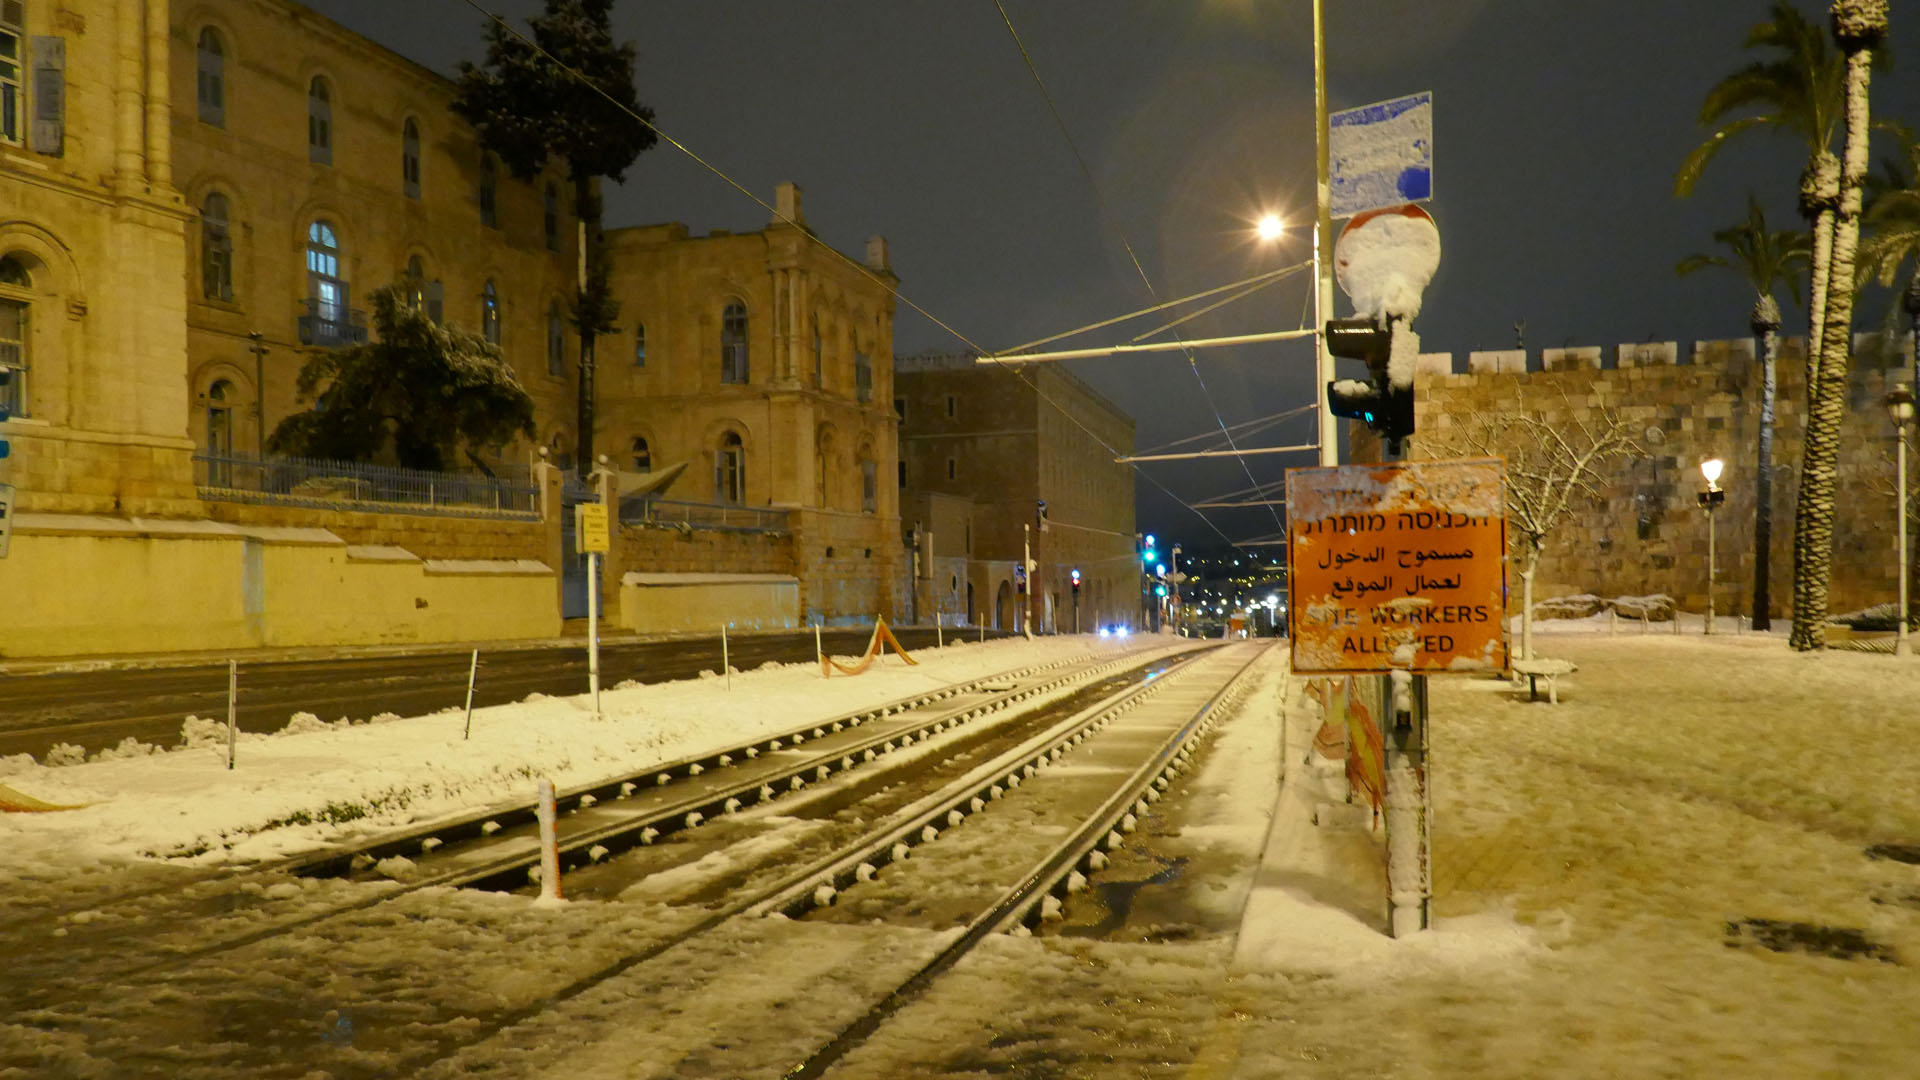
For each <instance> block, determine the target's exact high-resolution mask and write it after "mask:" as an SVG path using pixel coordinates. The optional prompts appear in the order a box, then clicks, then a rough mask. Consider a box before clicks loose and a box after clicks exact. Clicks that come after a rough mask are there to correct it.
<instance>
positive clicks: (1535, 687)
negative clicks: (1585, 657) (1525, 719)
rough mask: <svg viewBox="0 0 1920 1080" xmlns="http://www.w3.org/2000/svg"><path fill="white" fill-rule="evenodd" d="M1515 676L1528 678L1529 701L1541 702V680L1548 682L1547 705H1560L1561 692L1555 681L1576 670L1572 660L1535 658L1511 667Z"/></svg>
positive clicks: (1513, 664)
mask: <svg viewBox="0 0 1920 1080" xmlns="http://www.w3.org/2000/svg"><path fill="white" fill-rule="evenodd" d="M1510 667H1511V668H1512V671H1513V673H1514V674H1515V675H1525V676H1526V677H1527V700H1528V701H1539V700H1540V680H1541V679H1545V680H1547V703H1548V704H1550V705H1558V704H1560V691H1559V688H1558V687H1557V686H1556V685H1555V680H1556V679H1558V678H1559V677H1560V676H1562V675H1571V674H1572V673H1573V672H1574V671H1575V670H1577V669H1576V668H1575V667H1574V666H1573V661H1571V660H1550V659H1546V658H1544V657H1538V656H1536V657H1534V658H1533V659H1531V660H1515V661H1513V662H1512V664H1511V665H1510Z"/></svg>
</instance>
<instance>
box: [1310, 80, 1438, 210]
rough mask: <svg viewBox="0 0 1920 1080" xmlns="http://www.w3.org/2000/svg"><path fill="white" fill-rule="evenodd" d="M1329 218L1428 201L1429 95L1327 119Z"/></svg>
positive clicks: (1430, 174) (1430, 180)
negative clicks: (1330, 186)
mask: <svg viewBox="0 0 1920 1080" xmlns="http://www.w3.org/2000/svg"><path fill="white" fill-rule="evenodd" d="M1327 125H1328V131H1327V138H1328V144H1327V153H1328V169H1329V171H1328V179H1329V181H1330V183H1331V185H1332V188H1333V216H1334V217H1337V218H1342V217H1352V216H1353V215H1355V214H1364V213H1366V212H1367V211H1369V210H1378V209H1381V208H1382V207H1387V206H1394V205H1396V204H1399V203H1407V202H1420V201H1422V200H1425V199H1431V198H1433V94H1432V93H1431V92H1426V93H1419V94H1414V95H1412V96H1411V97H1403V98H1395V99H1393V100H1392V101H1380V102H1375V103H1374V104H1372V105H1362V106H1361V107H1360V108H1357V109H1347V110H1345V111H1344V112H1337V113H1334V114H1332V115H1331V116H1329V117H1328V118H1327Z"/></svg>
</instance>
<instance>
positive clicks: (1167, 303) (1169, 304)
mask: <svg viewBox="0 0 1920 1080" xmlns="http://www.w3.org/2000/svg"><path fill="white" fill-rule="evenodd" d="M1311 265H1313V264H1312V263H1295V264H1293V265H1292V266H1283V267H1281V268H1279V269H1278V270H1266V271H1262V272H1261V273H1258V274H1255V275H1253V276H1252V277H1249V278H1242V279H1240V280H1239V281H1230V282H1228V283H1227V284H1225V285H1216V286H1214V287H1213V288H1211V289H1204V290H1202V291H1200V292H1197V293H1194V294H1192V295H1190V296H1182V297H1180V298H1179V299H1177V300H1163V301H1161V302H1160V303H1157V304H1154V305H1152V306H1151V307H1143V308H1141V309H1140V310H1138V311H1129V312H1127V313H1126V314H1125V315H1115V316H1114V317H1113V318H1111V319H1102V320H1100V321H1099V322H1096V323H1088V324H1087V325H1085V326H1078V327H1075V328H1074V329H1072V330H1063V331H1061V332H1060V333H1058V334H1048V335H1047V336H1046V337H1043V338H1035V339H1034V340H1032V341H1029V342H1026V343H1025V344H1022V345H1015V346H1013V347H1012V348H1010V349H1002V350H1001V351H1002V352H1007V353H1021V352H1026V351H1027V350H1028V349H1031V348H1033V347H1034V346H1036V345H1046V344H1050V343H1052V342H1055V341H1060V340H1062V339H1064V338H1070V337H1076V336H1078V335H1080V334H1085V333H1089V332H1091V331H1094V330H1104V329H1106V328H1107V327H1109V326H1115V325H1117V324H1119V323H1123V322H1131V321H1132V320H1134V319H1138V318H1141V317H1143V316H1147V315H1152V314H1153V313H1155V312H1158V311H1165V310H1167V309H1168V308H1176V307H1179V306H1180V305H1181V304H1191V303H1193V302H1194V301H1195V300H1205V299H1206V298H1208V297H1210V296H1218V295H1219V294H1221V293H1223V292H1228V291H1230V290H1232V289H1238V288H1242V287H1245V286H1248V285H1255V284H1266V283H1270V282H1272V281H1274V280H1276V279H1278V278H1282V277H1285V276H1287V275H1289V274H1293V273H1297V272H1299V271H1300V270H1301V269H1302V268H1304V267H1308V266H1311Z"/></svg>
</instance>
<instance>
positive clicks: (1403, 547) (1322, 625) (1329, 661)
mask: <svg viewBox="0 0 1920 1080" xmlns="http://www.w3.org/2000/svg"><path fill="white" fill-rule="evenodd" d="M1504 475H1505V465H1504V464H1503V463H1502V462H1500V461H1499V460H1498V459H1493V458H1481V459H1469V460H1461V461H1414V462H1400V463H1395V464H1388V465H1340V466H1334V467H1332V468H1321V469H1289V470H1287V519H1288V520H1287V590H1288V603H1287V606H1288V608H1289V611H1290V620H1289V621H1290V623H1291V630H1292V636H1291V641H1292V647H1293V670H1294V671H1295V672H1298V673H1300V674H1336V673H1360V672H1378V671H1391V670H1395V669H1399V670H1402V671H1412V672H1419V673H1434V672H1447V671H1492V670H1504V669H1505V668H1506V667H1507V620H1506V617H1505V613H1506V595H1507V573H1506V571H1507V519H1506V498H1505V489H1504V487H1503V483H1504Z"/></svg>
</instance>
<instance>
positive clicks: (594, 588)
mask: <svg viewBox="0 0 1920 1080" xmlns="http://www.w3.org/2000/svg"><path fill="white" fill-rule="evenodd" d="M587 689H588V690H589V691H591V692H592V694H593V718H594V719H595V720H598V719H600V553H599V552H597V551H589V552H587Z"/></svg>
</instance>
